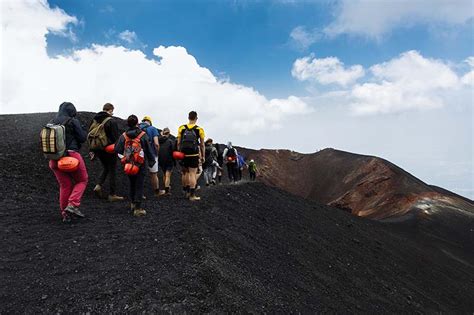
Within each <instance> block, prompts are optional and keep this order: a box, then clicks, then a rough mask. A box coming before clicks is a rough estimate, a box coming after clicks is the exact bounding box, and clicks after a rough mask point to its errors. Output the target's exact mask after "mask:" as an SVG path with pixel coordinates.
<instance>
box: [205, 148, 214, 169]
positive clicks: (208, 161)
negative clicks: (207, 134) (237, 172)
mask: <svg viewBox="0 0 474 315" xmlns="http://www.w3.org/2000/svg"><path fill="white" fill-rule="evenodd" d="M205 148H206V151H205V155H204V158H205V161H204V165H203V166H204V167H208V166H211V164H212V161H214V158H213V157H212V148H213V147H212V145H211V146H206V147H205Z"/></svg>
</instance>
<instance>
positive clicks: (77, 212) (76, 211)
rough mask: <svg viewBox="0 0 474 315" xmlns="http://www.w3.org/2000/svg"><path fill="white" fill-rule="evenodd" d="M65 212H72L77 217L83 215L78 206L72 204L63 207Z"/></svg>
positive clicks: (82, 216)
mask: <svg viewBox="0 0 474 315" xmlns="http://www.w3.org/2000/svg"><path fill="white" fill-rule="evenodd" d="M64 211H65V212H67V213H69V214H72V215H74V216H76V217H79V218H84V217H85V215H84V214H83V213H82V212H81V211H80V210H79V208H78V207H74V206H71V205H69V206H67V207H66V209H64Z"/></svg>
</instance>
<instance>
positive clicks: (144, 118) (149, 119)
mask: <svg viewBox="0 0 474 315" xmlns="http://www.w3.org/2000/svg"><path fill="white" fill-rule="evenodd" d="M145 120H146V121H149V122H150V125H153V124H152V121H151V117H150V116H145V117H143V119H142V121H145Z"/></svg>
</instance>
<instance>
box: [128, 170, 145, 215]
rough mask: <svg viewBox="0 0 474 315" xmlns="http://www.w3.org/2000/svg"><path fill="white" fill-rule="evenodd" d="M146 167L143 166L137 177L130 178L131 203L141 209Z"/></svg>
mask: <svg viewBox="0 0 474 315" xmlns="http://www.w3.org/2000/svg"><path fill="white" fill-rule="evenodd" d="M145 167H146V166H144V165H142V166H141V167H140V171H139V172H138V173H137V175H134V176H128V179H129V181H130V202H133V203H134V204H135V206H136V207H137V208H140V206H141V202H142V200H143V199H142V198H143V184H144V182H145Z"/></svg>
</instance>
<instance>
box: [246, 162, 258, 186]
mask: <svg viewBox="0 0 474 315" xmlns="http://www.w3.org/2000/svg"><path fill="white" fill-rule="evenodd" d="M248 169H249V175H250V180H251V181H255V179H256V176H257V172H258V169H257V163H255V161H254V160H253V159H251V160H250V162H249V164H248Z"/></svg>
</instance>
